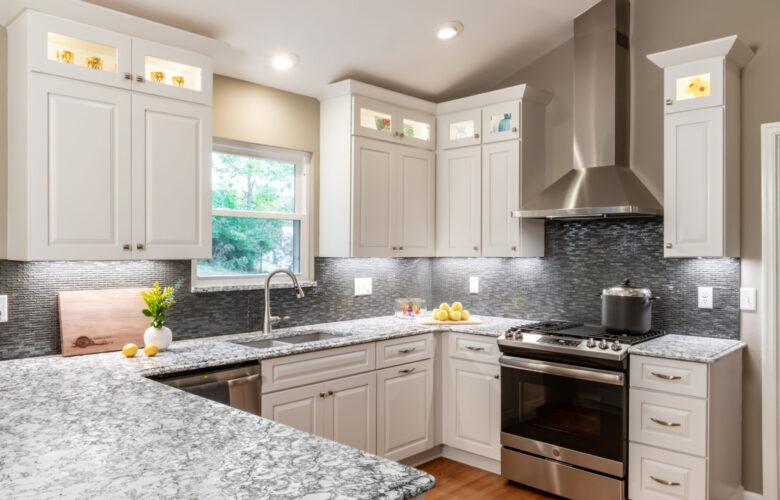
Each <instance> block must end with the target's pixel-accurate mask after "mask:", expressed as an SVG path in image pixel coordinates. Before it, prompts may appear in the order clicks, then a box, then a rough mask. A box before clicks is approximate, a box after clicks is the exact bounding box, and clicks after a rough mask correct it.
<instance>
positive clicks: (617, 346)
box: [610, 340, 623, 351]
mask: <svg viewBox="0 0 780 500" xmlns="http://www.w3.org/2000/svg"><path fill="white" fill-rule="evenodd" d="M610 347H612V350H613V351H619V350H621V349H623V346H621V345H620V342H618V341H617V340H615V341H614V342H612V345H611V346H610Z"/></svg>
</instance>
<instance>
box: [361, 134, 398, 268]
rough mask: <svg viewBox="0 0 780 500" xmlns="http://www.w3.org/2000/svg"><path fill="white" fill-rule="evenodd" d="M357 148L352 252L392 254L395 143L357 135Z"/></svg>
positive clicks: (378, 255) (365, 255)
mask: <svg viewBox="0 0 780 500" xmlns="http://www.w3.org/2000/svg"><path fill="white" fill-rule="evenodd" d="M354 152H355V158H354V161H355V178H354V181H353V182H354V197H355V198H354V209H353V212H354V213H353V217H354V227H353V231H354V234H353V238H352V239H353V255H354V256H355V257H389V256H391V255H392V250H391V247H392V246H393V242H392V241H393V238H394V236H395V235H394V228H393V225H394V224H395V220H396V216H395V214H394V205H395V203H394V200H393V195H394V192H393V160H394V158H393V155H394V152H395V146H393V145H392V144H385V143H383V142H381V141H374V140H371V139H363V138H360V137H356V138H355V149H354Z"/></svg>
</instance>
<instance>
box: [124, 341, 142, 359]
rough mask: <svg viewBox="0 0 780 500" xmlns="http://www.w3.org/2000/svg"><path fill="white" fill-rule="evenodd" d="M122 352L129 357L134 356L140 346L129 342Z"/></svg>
mask: <svg viewBox="0 0 780 500" xmlns="http://www.w3.org/2000/svg"><path fill="white" fill-rule="evenodd" d="M122 354H124V355H125V356H127V357H128V358H132V357H133V356H135V355H136V354H138V346H137V345H135V344H127V345H126V346H124V347H123V348H122Z"/></svg>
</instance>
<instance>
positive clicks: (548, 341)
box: [537, 337, 582, 347]
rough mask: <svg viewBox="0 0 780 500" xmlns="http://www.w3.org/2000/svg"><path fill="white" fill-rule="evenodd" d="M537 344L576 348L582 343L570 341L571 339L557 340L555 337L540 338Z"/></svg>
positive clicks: (580, 341)
mask: <svg viewBox="0 0 780 500" xmlns="http://www.w3.org/2000/svg"><path fill="white" fill-rule="evenodd" d="M537 343H539V344H551V345H562V346H566V347H577V346H579V345H580V344H581V343H582V340H572V339H559V338H555V337H540V338H539V340H537Z"/></svg>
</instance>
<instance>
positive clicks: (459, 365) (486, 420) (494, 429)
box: [444, 359, 501, 460]
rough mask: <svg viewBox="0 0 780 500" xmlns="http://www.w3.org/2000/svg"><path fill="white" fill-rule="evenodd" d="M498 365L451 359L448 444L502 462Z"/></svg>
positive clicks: (446, 401) (447, 384) (446, 409)
mask: <svg viewBox="0 0 780 500" xmlns="http://www.w3.org/2000/svg"><path fill="white" fill-rule="evenodd" d="M499 373H500V369H499V367H498V365H494V364H487V363H478V362H473V361H464V360H459V359H449V360H448V369H447V376H446V377H445V379H444V394H445V396H444V443H445V444H447V445H449V446H452V447H454V448H458V449H461V450H465V451H468V452H471V453H476V454H478V455H482V456H485V457H488V458H492V459H495V460H500V457H501V444H500V434H499V432H500V430H499V429H500V408H501V389H500V383H499V382H500V381H499V379H498V377H499Z"/></svg>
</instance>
